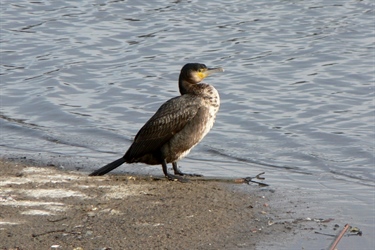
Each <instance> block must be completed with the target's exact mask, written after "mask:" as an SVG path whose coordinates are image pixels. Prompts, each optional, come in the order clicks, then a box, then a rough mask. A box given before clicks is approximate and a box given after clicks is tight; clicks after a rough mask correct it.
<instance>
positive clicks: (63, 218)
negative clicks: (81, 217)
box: [47, 217, 68, 222]
mask: <svg viewBox="0 0 375 250" xmlns="http://www.w3.org/2000/svg"><path fill="white" fill-rule="evenodd" d="M66 219H68V217H62V218H60V219H56V220H51V219H47V220H48V221H49V222H59V221H62V220H66Z"/></svg>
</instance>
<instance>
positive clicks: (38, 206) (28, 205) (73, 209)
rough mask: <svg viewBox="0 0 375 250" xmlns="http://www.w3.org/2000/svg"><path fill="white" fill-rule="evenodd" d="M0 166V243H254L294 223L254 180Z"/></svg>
mask: <svg viewBox="0 0 375 250" xmlns="http://www.w3.org/2000/svg"><path fill="white" fill-rule="evenodd" d="M0 169H1V175H0V249H8V250H9V249H76V250H78V249H85V250H86V249H241V248H242V249H257V246H258V245H259V244H260V243H262V242H265V241H268V242H272V241H277V240H278V239H281V238H284V236H285V235H288V234H291V232H292V231H293V229H295V228H296V227H297V224H296V223H274V221H273V220H274V219H275V218H277V216H278V214H279V213H280V211H278V209H275V208H272V206H269V205H268V202H269V199H270V197H269V196H271V195H272V192H270V191H269V190H261V189H260V188H259V187H258V186H256V185H254V186H249V185H246V184H241V185H233V184H232V185H229V184H224V183H216V182H202V181H190V182H189V183H180V182H170V181H166V180H159V181H156V180H153V179H151V178H149V179H147V178H137V177H133V176H124V175H121V176H120V175H108V176H104V177H88V176H87V174H84V173H77V172H68V171H61V170H58V169H56V168H52V167H36V166H28V165H25V164H23V163H15V162H7V161H5V160H3V161H0ZM241 188H242V189H244V190H246V192H244V190H241Z"/></svg>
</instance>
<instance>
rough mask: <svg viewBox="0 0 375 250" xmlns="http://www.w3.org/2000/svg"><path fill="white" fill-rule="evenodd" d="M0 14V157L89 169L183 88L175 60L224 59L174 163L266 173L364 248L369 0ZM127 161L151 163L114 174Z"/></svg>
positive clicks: (73, 4)
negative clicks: (305, 196) (301, 192)
mask: <svg viewBox="0 0 375 250" xmlns="http://www.w3.org/2000/svg"><path fill="white" fill-rule="evenodd" d="M0 18H1V37H0V39H1V72H0V73H1V83H0V84H1V110H0V125H1V142H0V148H1V152H0V153H1V156H5V157H10V156H14V157H20V156H27V157H29V158H33V159H36V158H41V159H44V160H45V161H49V162H52V163H56V162H58V161H61V162H63V163H64V164H65V165H66V166H67V167H68V168H69V167H70V168H73V167H79V168H81V169H83V170H85V171H90V170H92V169H94V168H98V167H99V166H101V165H102V164H104V163H107V162H109V161H112V160H114V159H116V158H118V157H120V156H121V155H122V154H123V153H124V152H125V151H126V149H127V148H128V146H129V145H130V143H131V139H132V138H133V137H134V135H135V134H136V133H137V131H138V129H139V128H140V127H141V126H142V125H143V124H144V122H145V121H146V120H147V119H148V118H149V117H150V116H151V115H152V114H153V112H155V110H156V109H157V108H158V107H159V106H160V105H161V103H163V102H164V101H166V100H167V99H169V98H171V97H174V96H176V95H178V94H179V92H178V87H177V79H178V74H179V70H180V69H181V67H182V66H183V65H184V64H185V63H187V62H201V63H205V64H206V65H208V66H222V67H224V68H225V70H226V71H225V72H224V73H222V74H217V75H214V76H212V77H210V78H207V79H206V82H207V83H210V84H213V85H214V86H215V87H216V88H217V89H218V91H219V93H220V96H221V100H222V105H221V109H220V111H219V114H218V117H217V121H216V123H215V126H214V128H213V130H212V131H211V132H210V133H209V135H208V136H207V137H206V138H205V139H204V140H203V141H202V143H201V144H199V145H198V146H197V147H196V148H195V149H194V150H193V151H192V152H191V154H190V155H189V156H188V157H187V158H186V159H184V160H183V161H182V162H181V165H182V167H183V169H188V170H189V171H190V170H191V171H195V172H199V173H202V174H204V175H208V176H243V175H255V174H258V173H259V172H261V171H265V172H266V178H267V182H268V183H270V184H271V185H272V186H276V187H277V186H281V187H283V188H287V189H288V190H293V189H296V188H299V189H306V190H308V191H309V192H312V193H314V197H315V198H316V199H317V200H320V201H324V202H322V211H325V213H324V214H323V213H322V214H321V217H333V218H335V219H336V220H337V223H338V224H340V225H343V224H345V223H349V224H353V225H354V226H357V227H359V228H360V229H361V230H362V231H363V233H364V236H363V237H356V238H355V239H353V237H352V238H350V239H344V240H345V245H344V246H340V249H359V248H357V247H358V246H360V248H361V249H372V247H373V246H374V244H375V243H374V239H373V237H371V235H372V236H373V235H374V234H375V230H374V224H375V219H374V217H375V215H374V213H375V212H374V211H375V204H374V200H375V193H374V186H375V172H374V165H375V164H374V163H375V162H374V154H375V153H374V148H375V134H374V133H375V132H374V131H375V119H374V117H375V114H374V112H375V107H374V106H375V103H374V97H375V95H374V74H375V69H374V67H375V61H374V60H375V59H374V58H375V54H374V44H375V29H374V26H375V18H374V6H373V3H372V2H371V1H369V0H368V1H367V0H364V1H359V0H356V1H320V0H316V1H297V0H294V1H282V0H279V1H277V0H272V1H268V0H259V1H243V0H235V1H230V2H228V1H222V0H215V1H166V0H160V1H131V0H129V1H120V0H118V1H115V0H114V1H104V0H102V1H59V0H56V1H24V0H20V1H10V0H3V1H2V3H1V17H0ZM137 169H143V170H146V171H152V172H155V173H159V174H161V169H160V168H159V167H157V168H155V167H151V168H150V167H147V166H144V165H141V164H140V165H128V166H124V167H122V168H121V170H119V171H127V172H131V171H137ZM318 239H322V238H318ZM318 241H319V240H318ZM319 242H320V241H319ZM316 244H320V243H316ZM321 244H322V246H321V247H322V248H324V246H327V244H329V241H326V240H325V241H323V243H321ZM317 246H318V245H317ZM319 246H320V245H319ZM291 247H296V246H295V245H293V246H291ZM311 249H312V248H311Z"/></svg>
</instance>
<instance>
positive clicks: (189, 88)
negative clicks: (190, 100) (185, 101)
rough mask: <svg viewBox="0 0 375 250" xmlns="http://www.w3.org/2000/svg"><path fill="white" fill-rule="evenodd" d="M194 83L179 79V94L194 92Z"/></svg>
mask: <svg viewBox="0 0 375 250" xmlns="http://www.w3.org/2000/svg"><path fill="white" fill-rule="evenodd" d="M194 85H195V84H193V83H190V82H188V81H186V80H182V79H179V81H178V88H179V89H180V93H181V95H185V94H192V92H194V90H193V89H194Z"/></svg>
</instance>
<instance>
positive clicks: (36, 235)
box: [31, 229, 66, 238]
mask: <svg viewBox="0 0 375 250" xmlns="http://www.w3.org/2000/svg"><path fill="white" fill-rule="evenodd" d="M65 232H66V230H65V229H60V230H51V231H47V232H44V233H40V234H32V235H31V236H33V237H34V238H35V237H39V236H43V235H46V234H53V233H65Z"/></svg>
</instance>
